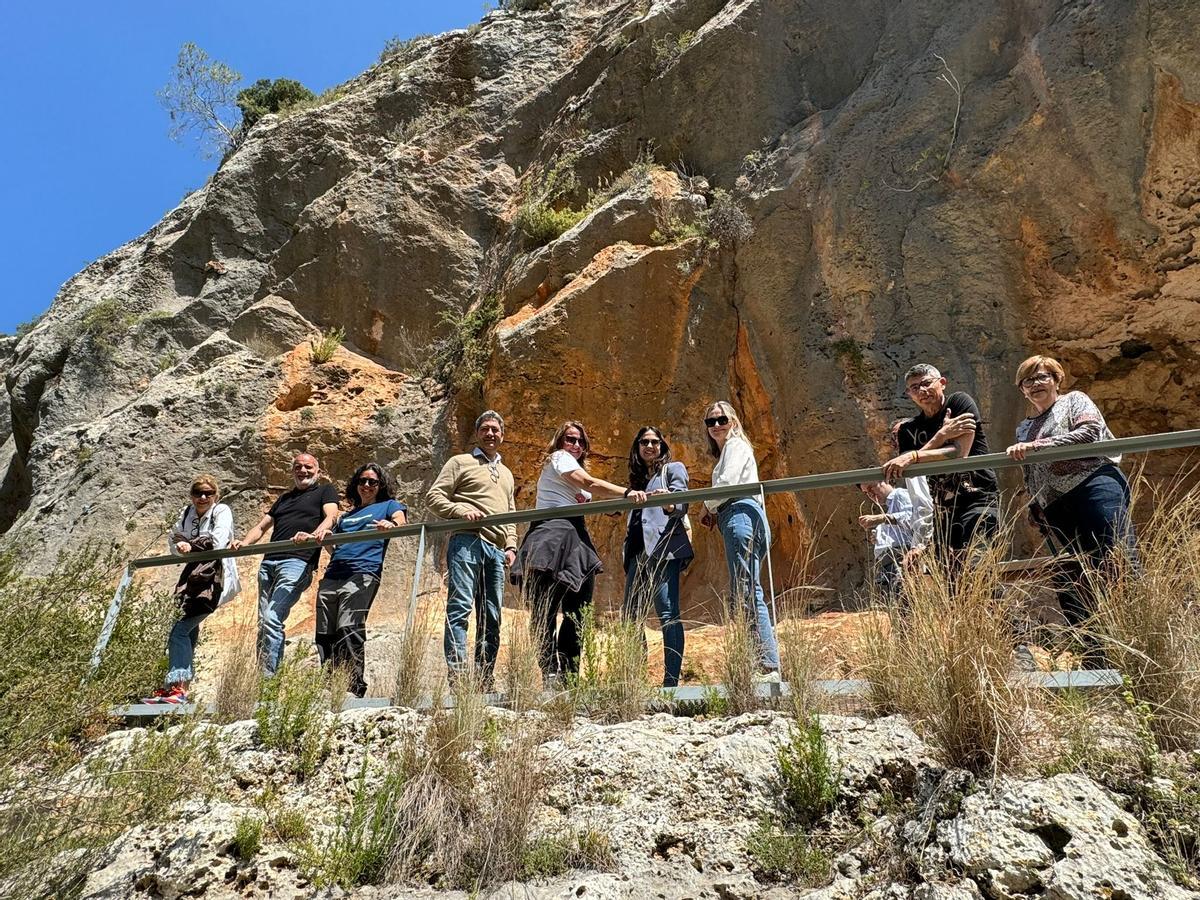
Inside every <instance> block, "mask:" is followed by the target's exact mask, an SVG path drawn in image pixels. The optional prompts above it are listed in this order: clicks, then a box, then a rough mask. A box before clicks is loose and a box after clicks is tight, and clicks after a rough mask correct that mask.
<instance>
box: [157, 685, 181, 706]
mask: <svg viewBox="0 0 1200 900" xmlns="http://www.w3.org/2000/svg"><path fill="white" fill-rule="evenodd" d="M158 702H159V703H176V704H178V703H187V702H188V692H187V691H185V690H184V689H183V687H182V686H181V685H178V684H176V685H174V686H172V687H171V689H170V690H169V691H167V692H166V693H165V694H163V696H162V699H161V700H159V701H158Z"/></svg>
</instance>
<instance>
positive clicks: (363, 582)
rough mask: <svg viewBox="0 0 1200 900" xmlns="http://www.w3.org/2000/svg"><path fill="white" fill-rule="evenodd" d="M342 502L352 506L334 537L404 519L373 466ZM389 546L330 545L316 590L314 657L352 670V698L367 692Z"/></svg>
mask: <svg viewBox="0 0 1200 900" xmlns="http://www.w3.org/2000/svg"><path fill="white" fill-rule="evenodd" d="M346 499H347V500H349V501H350V502H351V503H352V504H353V506H352V507H351V508H350V509H349V510H347V511H346V512H343V513H342V514H341V516H340V517H339V518H338V522H337V525H335V526H334V529H333V534H349V533H351V532H355V531H367V530H368V529H376V530H379V531H386V530H387V529H389V528H395V527H396V526H397V525H403V524H405V523H406V522H407V521H408V515H407V514H408V507H407V506H405V505H404V504H403V503H401V502H399V501H398V500H393V499H392V491H391V488H390V487H389V486H388V480H387V475H385V474H384V472H383V469H382V468H380V467H379V466H377V465H376V464H375V463H367V464H366V465H365V466H361V467H359V469H358V471H357V472H355V473H354V475H352V476H351V478H350V483H349V484H348V485H347V486H346ZM297 537H300V536H299V535H297ZM388 543H389V542H388V541H384V540H378V541H358V542H356V543H353V544H339V545H338V546H336V547H334V548H333V552H332V555H331V556H330V558H329V565H328V567H326V569H325V574H324V575H323V576H322V578H321V584H320V586H319V587H318V588H317V634H316V644H317V653H318V655H319V656H320V658H321V662H322V664H323V663H325V662H329V661H332V662H333V664H334V665H336V666H343V667H345V668H346V669H347V670H348V671H349V672H350V693H352V694H354V696H356V697H362V696H364V695H365V694H366V693H367V682H366V680H365V679H364V673H363V647H364V645H365V644H366V642H367V613H368V612H370V610H371V603H372V601H374V599H375V592H376V591H378V590H379V579H380V576H382V575H383V557H384V555H385V554H386V553H387V545H388Z"/></svg>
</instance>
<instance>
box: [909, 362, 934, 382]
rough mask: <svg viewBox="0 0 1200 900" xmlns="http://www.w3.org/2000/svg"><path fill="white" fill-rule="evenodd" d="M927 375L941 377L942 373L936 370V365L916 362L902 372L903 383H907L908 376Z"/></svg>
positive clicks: (921, 376)
mask: <svg viewBox="0 0 1200 900" xmlns="http://www.w3.org/2000/svg"><path fill="white" fill-rule="evenodd" d="M927 375H932V376H933V377H934V378H941V377H942V373H941V372H939V371H938V370H937V367H936V366H931V365H930V364H929V363H917V364H916V365H915V366H913V367H912V368H911V369H909V370H908V371H907V372H905V373H904V383H905V384H908V380H909V379H910V378H924V377H926V376H927Z"/></svg>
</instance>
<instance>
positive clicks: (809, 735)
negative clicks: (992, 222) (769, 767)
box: [778, 716, 841, 824]
mask: <svg viewBox="0 0 1200 900" xmlns="http://www.w3.org/2000/svg"><path fill="white" fill-rule="evenodd" d="M778 757H779V776H780V784H781V786H782V789H783V803H784V806H785V807H786V808H787V815H788V820H789V821H790V822H795V823H800V824H808V823H811V822H815V821H817V820H818V819H820V818H821V817H822V816H823V815H825V814H826V813H827V812H829V811H830V810H831V809H833V804H834V802H835V801H836V800H837V792H838V780H839V778H840V772H841V770H840V767H839V766H838V765H837V763H836V762H835V761H834V759H833V757H832V755H831V752H830V749H829V745H828V743H827V742H826V740H825V732H824V731H822V730H821V722H820V720H819V719H818V718H817V717H816V716H812V717H810V718H809V719H808V720H807V721H804V722H800V723H795V724H792V725H791V726H790V727H789V729H788V740H787V743H786V744H784V745H783V746H782V747H780V748H779V753H778Z"/></svg>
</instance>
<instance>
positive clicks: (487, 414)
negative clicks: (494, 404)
mask: <svg viewBox="0 0 1200 900" xmlns="http://www.w3.org/2000/svg"><path fill="white" fill-rule="evenodd" d="M484 422H495V423H496V424H498V425H499V426H500V430H501V431H503V430H504V416H502V415H500V413H498V412H496V411H495V410H494V409H485V410H484V411H483V412H481V413H480V414H479V418H478V419H476V420H475V430H476V431H478V430H479V429H480V428H482V427H483V423H484Z"/></svg>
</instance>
